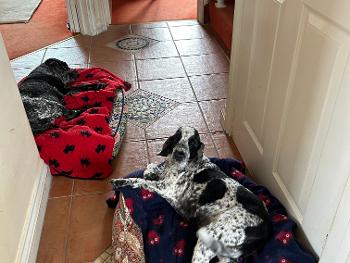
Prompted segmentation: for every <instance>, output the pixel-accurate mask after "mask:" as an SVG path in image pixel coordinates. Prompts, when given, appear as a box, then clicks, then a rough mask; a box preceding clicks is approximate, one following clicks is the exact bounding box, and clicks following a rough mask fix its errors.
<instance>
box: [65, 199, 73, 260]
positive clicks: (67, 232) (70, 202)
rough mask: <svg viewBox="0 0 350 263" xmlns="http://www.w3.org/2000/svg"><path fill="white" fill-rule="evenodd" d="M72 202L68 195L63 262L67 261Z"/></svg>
mask: <svg viewBox="0 0 350 263" xmlns="http://www.w3.org/2000/svg"><path fill="white" fill-rule="evenodd" d="M72 203H73V196H72V195H71V196H70V200H69V205H68V216H67V229H66V233H65V238H64V255H63V259H64V260H63V262H66V261H67V255H68V253H67V252H68V244H69V233H70V223H71V215H72Z"/></svg>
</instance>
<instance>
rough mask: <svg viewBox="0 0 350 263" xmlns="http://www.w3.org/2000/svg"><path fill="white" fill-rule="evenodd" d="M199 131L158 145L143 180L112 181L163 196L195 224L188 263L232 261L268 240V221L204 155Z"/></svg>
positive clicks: (248, 194) (253, 200)
mask: <svg viewBox="0 0 350 263" xmlns="http://www.w3.org/2000/svg"><path fill="white" fill-rule="evenodd" d="M203 150H204V144H203V143H202V142H201V140H200V136H199V134H198V131H197V130H196V129H194V128H192V127H181V128H179V129H178V130H177V131H176V133H175V134H174V135H172V136H170V137H169V138H168V139H167V140H166V142H165V143H164V145H163V148H162V150H161V152H160V153H159V155H160V156H164V157H166V158H165V161H164V162H162V163H161V164H158V165H157V164H149V165H148V166H147V169H146V170H145V172H144V178H121V179H114V180H112V181H111V183H112V185H113V188H114V189H115V190H118V189H119V188H121V187H124V186H132V187H144V188H146V189H147V190H150V191H152V192H155V193H157V194H159V195H160V196H162V197H163V198H164V199H165V200H167V201H168V203H169V204H170V205H171V206H172V207H173V208H174V209H175V210H176V211H177V213H179V214H180V215H181V216H183V217H184V218H187V219H190V220H191V219H195V220H196V222H197V223H198V227H199V230H198V231H197V237H198V241H197V244H196V246H195V249H194V253H193V257H192V263H208V262H209V261H210V262H212V261H211V260H213V259H214V258H215V260H218V262H222V263H223V262H237V261H238V258H239V257H241V256H242V255H243V256H247V255H250V254H252V253H253V252H254V251H256V250H258V249H260V248H261V247H262V246H263V245H264V244H265V242H266V241H267V240H268V239H269V236H270V233H271V219H270V216H269V214H268V212H267V210H266V207H265V206H264V204H263V203H262V202H261V201H260V200H259V199H258V198H257V197H256V196H255V195H254V194H253V193H251V192H250V191H249V190H248V189H246V188H245V187H243V186H242V185H241V184H239V183H238V182H237V181H235V180H234V179H232V178H230V177H228V176H227V175H226V174H225V173H223V172H222V171H221V170H220V169H219V167H218V166H216V165H215V164H213V163H211V162H210V160H209V159H208V158H207V157H206V156H204V154H203Z"/></svg>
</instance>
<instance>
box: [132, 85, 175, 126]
mask: <svg viewBox="0 0 350 263" xmlns="http://www.w3.org/2000/svg"><path fill="white" fill-rule="evenodd" d="M128 105H129V107H128V108H129V109H128V118H129V121H130V123H132V124H134V125H136V126H138V127H140V128H143V129H144V128H147V127H148V126H150V125H151V124H152V123H154V122H155V121H157V120H158V119H160V118H161V117H163V116H164V115H165V114H167V113H168V112H170V111H171V110H173V109H174V108H175V107H177V106H178V105H179V103H178V102H176V101H174V100H171V99H168V98H166V97H163V96H161V95H158V94H155V93H152V92H149V91H145V90H142V89H139V90H136V91H135V92H133V93H132V94H131V95H129V97H128Z"/></svg>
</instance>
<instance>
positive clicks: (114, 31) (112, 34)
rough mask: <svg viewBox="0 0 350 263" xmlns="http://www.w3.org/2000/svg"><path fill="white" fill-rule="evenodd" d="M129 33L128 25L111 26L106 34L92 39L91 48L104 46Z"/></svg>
mask: <svg viewBox="0 0 350 263" xmlns="http://www.w3.org/2000/svg"><path fill="white" fill-rule="evenodd" d="M130 33H131V30H130V26H129V25H111V26H109V27H108V30H107V31H106V32H103V33H101V34H99V35H97V36H94V37H92V44H91V46H92V47H94V46H105V45H106V44H108V43H110V42H112V41H113V40H117V39H119V38H121V37H123V36H126V35H128V34H130Z"/></svg>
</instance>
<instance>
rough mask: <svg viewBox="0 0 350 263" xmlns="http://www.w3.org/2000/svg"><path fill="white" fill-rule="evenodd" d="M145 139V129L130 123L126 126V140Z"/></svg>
mask: <svg viewBox="0 0 350 263" xmlns="http://www.w3.org/2000/svg"><path fill="white" fill-rule="evenodd" d="M145 139H146V135H145V130H144V129H142V128H140V127H138V126H135V125H132V124H129V123H128V125H127V127H126V134H125V137H124V140H126V141H141V140H145Z"/></svg>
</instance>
